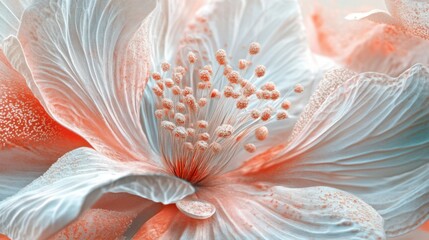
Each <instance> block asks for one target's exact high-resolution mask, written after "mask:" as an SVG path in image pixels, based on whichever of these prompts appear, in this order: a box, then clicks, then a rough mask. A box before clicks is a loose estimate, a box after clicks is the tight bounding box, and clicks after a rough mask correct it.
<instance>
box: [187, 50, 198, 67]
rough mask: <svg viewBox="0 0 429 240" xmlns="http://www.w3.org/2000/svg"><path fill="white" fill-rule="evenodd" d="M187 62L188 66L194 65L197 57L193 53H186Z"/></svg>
mask: <svg viewBox="0 0 429 240" xmlns="http://www.w3.org/2000/svg"><path fill="white" fill-rule="evenodd" d="M188 61H189V63H190V64H194V63H195V62H196V61H197V55H195V53H193V52H189V53H188Z"/></svg>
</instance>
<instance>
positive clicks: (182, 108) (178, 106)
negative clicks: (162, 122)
mask: <svg viewBox="0 0 429 240" xmlns="http://www.w3.org/2000/svg"><path fill="white" fill-rule="evenodd" d="M185 109H186V106H185V104H183V103H180V102H179V103H176V111H178V112H181V113H183V112H185Z"/></svg>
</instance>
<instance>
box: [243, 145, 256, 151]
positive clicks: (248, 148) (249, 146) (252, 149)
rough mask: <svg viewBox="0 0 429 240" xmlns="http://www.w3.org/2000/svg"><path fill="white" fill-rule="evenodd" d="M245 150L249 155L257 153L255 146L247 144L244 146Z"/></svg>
mask: <svg viewBox="0 0 429 240" xmlns="http://www.w3.org/2000/svg"><path fill="white" fill-rule="evenodd" d="M244 149H245V150H246V151H248V152H249V153H253V152H255V151H256V146H255V144H252V143H247V144H246V145H244Z"/></svg>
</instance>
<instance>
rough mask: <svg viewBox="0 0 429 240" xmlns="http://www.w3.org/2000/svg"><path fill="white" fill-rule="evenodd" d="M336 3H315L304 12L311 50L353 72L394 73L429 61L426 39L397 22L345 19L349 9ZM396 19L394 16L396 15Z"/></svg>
mask: <svg viewBox="0 0 429 240" xmlns="http://www.w3.org/2000/svg"><path fill="white" fill-rule="evenodd" d="M335 6H336V5H329V8H328V7H319V8H318V9H317V10H315V11H314V12H312V13H311V15H310V16H308V19H307V20H308V21H307V22H308V23H309V24H308V25H307V27H308V32H309V38H310V42H311V46H312V50H313V51H316V52H317V53H321V54H323V55H326V56H329V57H332V58H333V59H335V60H336V61H337V62H338V63H340V64H342V65H345V66H346V67H347V68H350V69H352V70H354V71H357V72H372V71H375V72H381V73H386V74H389V75H392V76H397V75H399V74H401V73H402V72H404V71H405V70H406V69H408V68H410V67H411V66H412V65H414V64H415V63H422V64H429V57H428V55H427V54H424V53H425V49H428V48H429V42H428V41H426V40H424V39H422V38H419V37H416V36H413V35H411V34H410V33H408V32H406V31H404V30H403V28H402V27H400V26H394V25H386V24H378V23H374V22H371V21H358V22H356V21H349V20H345V19H344V16H346V15H347V14H348V13H350V11H353V10H350V9H348V10H347V11H343V10H340V9H338V8H336V7H335ZM396 19H397V18H396Z"/></svg>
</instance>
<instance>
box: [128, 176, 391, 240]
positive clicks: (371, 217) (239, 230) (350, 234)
mask: <svg viewBox="0 0 429 240" xmlns="http://www.w3.org/2000/svg"><path fill="white" fill-rule="evenodd" d="M198 198H199V199H203V200H205V201H208V202H211V203H212V204H214V205H215V206H216V209H217V210H216V213H215V214H214V215H213V216H212V217H211V218H209V219H205V220H199V219H191V218H189V217H187V216H185V215H184V214H183V213H181V212H180V211H179V210H178V209H177V208H175V207H173V206H169V207H166V208H165V209H163V210H162V211H161V212H159V213H158V214H157V215H155V216H154V217H153V218H152V219H150V220H149V221H148V222H146V223H145V224H144V225H143V226H142V228H141V229H140V231H139V232H138V233H137V234H136V235H135V236H134V238H133V239H135V240H138V239H230V238H231V237H232V236H233V237H234V238H237V239H385V236H384V231H383V219H382V218H381V217H380V215H378V214H377V212H376V211H375V210H374V209H373V208H371V207H370V206H369V205H367V204H365V203H364V202H363V201H361V200H359V199H358V198H356V197H354V196H352V195H350V194H348V193H345V192H342V191H339V190H336V189H332V188H326V187H313V188H303V189H292V188H285V187H280V186H274V187H269V186H264V185H259V186H256V185H254V186H251V185H247V186H246V185H241V184H230V185H228V186H224V185H223V186H213V187H207V188H201V189H200V191H199V192H198Z"/></svg>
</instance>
